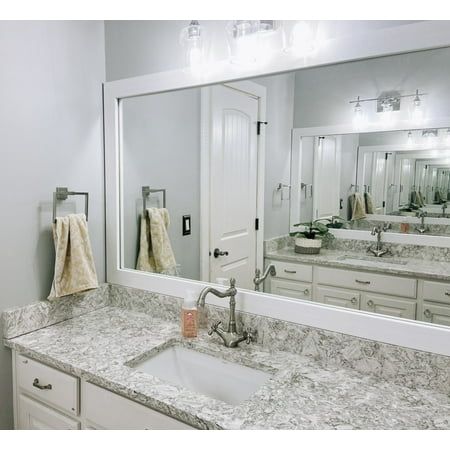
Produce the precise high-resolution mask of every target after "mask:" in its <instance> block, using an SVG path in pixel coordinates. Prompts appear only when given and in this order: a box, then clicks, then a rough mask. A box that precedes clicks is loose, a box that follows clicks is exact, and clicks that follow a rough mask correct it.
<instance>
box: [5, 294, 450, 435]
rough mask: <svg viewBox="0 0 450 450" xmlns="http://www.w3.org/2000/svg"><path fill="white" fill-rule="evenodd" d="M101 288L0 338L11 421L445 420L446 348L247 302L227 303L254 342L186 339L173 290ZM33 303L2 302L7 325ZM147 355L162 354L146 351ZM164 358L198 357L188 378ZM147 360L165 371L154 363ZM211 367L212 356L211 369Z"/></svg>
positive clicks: (326, 424)
mask: <svg viewBox="0 0 450 450" xmlns="http://www.w3.org/2000/svg"><path fill="white" fill-rule="evenodd" d="M105 296H106V298H105V299H103V300H102V301H101V306H100V305H99V304H96V303H95V302H94V303H93V302H92V301H90V302H88V301H86V300H85V299H83V298H81V299H80V297H77V298H73V299H68V300H67V301H69V302H71V303H72V304H80V303H83V302H86V303H90V308H91V309H92V310H91V311H89V312H88V311H85V312H84V314H82V315H79V316H77V317H72V318H69V319H68V320H65V321H63V322H59V323H55V324H53V325H50V326H47V327H45V328H39V329H35V330H34V331H30V332H28V333H26V334H22V335H20V336H16V337H11V338H9V339H7V340H6V345H8V346H9V347H11V348H12V350H13V370H14V405H15V420H16V422H15V423H16V428H18V429H190V428H197V429H400V428H401V429H408V428H409V429H417V428H421V429H423V428H427V429H435V428H448V427H449V426H450V403H449V400H448V395H447V394H448V388H449V383H450V371H449V369H448V358H446V357H440V356H438V355H433V354H429V353H423V352H414V351H411V350H408V349H402V348H400V347H394V346H389V345H385V344H380V343H375V342H372V341H366V340H361V339H358V338H353V337H351V336H345V335H339V334H337V333H329V332H325V331H322V330H318V329H312V328H308V327H303V326H299V325H295V324H292V323H289V322H283V321H276V320H273V319H269V318H265V317H262V316H256V315H248V314H239V315H238V325H239V327H241V326H246V325H250V324H251V325H252V326H253V327H255V328H256V329H257V330H258V343H252V344H250V345H247V344H245V343H241V344H240V346H239V347H238V348H226V347H225V346H223V344H222V342H221V340H220V339H218V337H210V336H208V335H207V334H206V332H205V331H204V330H202V332H201V333H200V336H199V337H198V338H197V339H182V338H181V336H180V324H179V311H180V307H181V301H180V299H175V298H169V297H167V296H165V297H164V296H159V295H156V294H151V293H148V292H145V291H139V290H136V289H129V288H123V287H120V286H108V289H107V290H106V292H105ZM162 303H165V304H166V305H167V308H166V310H165V311H161V310H160V305H161V304H162ZM105 304H106V305H107V306H105ZM99 306H100V307H99ZM37 307H38V306H36V305H29V306H28V307H23V308H20V309H17V310H11V311H9V312H8V316H7V318H6V320H7V322H6V326H7V333H11V334H15V333H18V332H19V333H20V332H21V331H20V330H19V327H18V326H17V324H18V322H17V319H18V318H19V317H22V318H24V317H29V318H30V317H34V319H31V320H28V321H27V322H28V327H31V328H28V329H29V330H30V329H33V328H35V327H39V326H40V324H39V321H40V320H42V316H43V314H40V315H39V316H38V315H36V308H37ZM55 307H56V308H57V306H55ZM33 308H34V312H29V311H30V310H32V309H33ZM96 308H98V309H96ZM41 311H42V310H41ZM227 312H228V311H226V310H224V309H223V308H216V307H211V306H206V309H205V310H204V313H205V314H206V319H207V321H210V320H214V319H222V320H224V317H226V314H227ZM20 327H22V328H21V330H22V331H24V328H23V325H20ZM186 352H188V353H189V352H190V353H189V354H188V360H186V359H183V358H184V356H183V353H186ZM164 355H168V356H169V358H167V357H166V356H164ZM159 357H162V359H163V360H164V359H165V361H162V362H161V361H159V362H158V361H157V362H156V365H155V364H154V363H152V361H154V360H157V359H158V358H159ZM173 358H175V360H176V361H178V363H179V364H180V367H183V366H184V365H186V364H187V363H189V361H194V362H195V364H197V362H198V363H199V366H200V367H204V370H203V372H204V374H203V375H204V377H205V379H204V380H202V379H201V372H200V373H199V374H197V375H196V377H195V378H199V380H200V382H199V384H198V385H197V386H196V385H195V384H187V383H189V381H188V380H187V379H188V378H189V377H188V376H187V377H186V378H184V379H178V380H173V379H171V380H170V381H168V380H167V377H168V376H169V375H168V373H170V372H171V369H170V364H169V365H167V363H168V361H169V362H170V360H172V359H173ZM204 358H206V359H208V362H207V365H204V362H201V361H202V360H203V359H204ZM158 364H159V367H160V368H161V367H162V366H161V364H163V367H164V370H165V373H163V374H162V373H158V372H155V370H156V371H157V370H158V368H157V366H158ZM164 364H165V365H164ZM202 364H203V366H202ZM215 367H221V370H220V371H218V372H217V374H216V375H214V370H215ZM189 370H190V371H191V370H193V369H192V367H191V368H189ZM250 372H251V373H250ZM152 373H153V374H154V373H158V376H156V375H152ZM212 374H213V376H211V375H212Z"/></svg>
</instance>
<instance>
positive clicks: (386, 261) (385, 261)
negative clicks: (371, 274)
mask: <svg viewBox="0 0 450 450" xmlns="http://www.w3.org/2000/svg"><path fill="white" fill-rule="evenodd" d="M339 260H340V261H343V262H346V263H348V264H358V265H361V264H363V265H366V266H367V265H370V266H380V265H387V266H392V265H395V266H404V265H406V264H407V261H403V260H401V259H393V258H390V257H384V258H383V257H382V256H381V257H379V258H377V257H375V256H343V257H341V258H339Z"/></svg>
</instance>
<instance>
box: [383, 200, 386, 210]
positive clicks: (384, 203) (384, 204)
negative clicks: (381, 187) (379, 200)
mask: <svg viewBox="0 0 450 450" xmlns="http://www.w3.org/2000/svg"><path fill="white" fill-rule="evenodd" d="M384 207H386V202H385V201H384V200H383V208H384Z"/></svg>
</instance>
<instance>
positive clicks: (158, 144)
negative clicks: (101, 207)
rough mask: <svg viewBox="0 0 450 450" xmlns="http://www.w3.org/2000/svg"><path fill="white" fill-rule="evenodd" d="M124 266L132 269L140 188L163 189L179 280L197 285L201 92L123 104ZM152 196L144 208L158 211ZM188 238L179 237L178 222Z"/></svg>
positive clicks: (179, 228) (134, 99)
mask: <svg viewBox="0 0 450 450" xmlns="http://www.w3.org/2000/svg"><path fill="white" fill-rule="evenodd" d="M122 106H123V110H122V111H123V115H122V117H123V135H122V139H123V143H124V158H123V166H124V167H123V174H124V235H125V237H124V241H125V242H124V245H125V246H124V251H125V255H124V258H125V266H126V267H127V268H131V269H134V268H135V267H136V257H137V244H138V230H139V227H138V219H139V215H140V214H141V211H142V201H141V200H140V199H141V198H142V196H141V190H142V186H150V188H158V189H159V188H165V189H167V205H166V206H167V209H168V210H169V213H170V218H171V225H170V227H169V230H168V232H169V237H170V241H171V244H172V248H173V251H174V254H175V258H176V261H177V264H180V266H181V267H180V276H182V277H183V278H191V279H195V280H198V279H200V89H186V90H182V91H174V92H167V93H164V94H157V95H148V96H144V97H135V98H130V99H126V100H124V101H123V105H122ZM158 198H159V199H161V198H162V197H161V194H152V195H151V196H150V199H155V201H151V200H150V201H148V202H147V206H148V207H151V206H156V207H162V204H159V203H158V202H157V200H158ZM185 214H190V215H191V226H192V234H191V235H187V236H183V234H182V216H183V215H185Z"/></svg>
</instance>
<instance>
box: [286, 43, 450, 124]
mask: <svg viewBox="0 0 450 450" xmlns="http://www.w3.org/2000/svg"><path fill="white" fill-rule="evenodd" d="M449 72H450V49H449V48H443V49H437V50H428V51H423V52H416V53H408V54H404V55H397V56H389V57H383V58H376V59H370V60H364V61H357V62H351V63H345V64H335V65H331V66H327V67H319V68H312V69H304V70H300V71H298V72H297V74H296V80H295V95H296V97H295V113H294V125H295V127H296V128H304V127H316V126H325V125H340V124H347V123H351V122H352V120H353V108H352V107H351V106H350V105H349V103H348V102H349V101H350V100H354V99H355V98H356V97H357V96H358V95H360V96H361V98H373V97H378V95H379V94H380V93H381V92H382V91H386V90H387V91H389V90H399V91H400V92H401V93H403V94H411V93H414V92H415V90H416V89H420V90H421V91H422V92H427V93H428V94H429V95H427V96H426V97H423V102H424V107H425V110H426V117H429V118H440V117H447V118H448V117H449V116H450V101H449V99H450V84H449V83H448V73H449ZM410 104H411V100H410V101H408V99H403V100H402V107H401V111H400V112H399V113H395V114H396V115H397V116H398V118H399V119H408V118H409V117H410V116H409V115H410V110H409V108H408V106H409V105H410ZM363 107H364V110H365V111H370V113H369V115H368V119H369V120H375V121H377V120H378V117H377V113H376V112H374V109H375V104H374V103H369V104H363Z"/></svg>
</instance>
